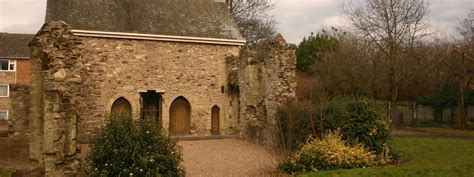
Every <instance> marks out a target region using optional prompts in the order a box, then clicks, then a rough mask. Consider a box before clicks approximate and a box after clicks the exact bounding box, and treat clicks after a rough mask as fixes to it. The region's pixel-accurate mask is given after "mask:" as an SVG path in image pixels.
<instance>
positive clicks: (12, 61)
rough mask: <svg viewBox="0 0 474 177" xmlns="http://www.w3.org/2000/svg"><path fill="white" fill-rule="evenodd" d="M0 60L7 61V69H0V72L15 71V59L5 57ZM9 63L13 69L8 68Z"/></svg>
mask: <svg viewBox="0 0 474 177" xmlns="http://www.w3.org/2000/svg"><path fill="white" fill-rule="evenodd" d="M0 60H7V61H8V66H7V70H0V72H15V71H16V63H17V62H16V60H10V59H5V58H0ZM10 65H13V70H10Z"/></svg>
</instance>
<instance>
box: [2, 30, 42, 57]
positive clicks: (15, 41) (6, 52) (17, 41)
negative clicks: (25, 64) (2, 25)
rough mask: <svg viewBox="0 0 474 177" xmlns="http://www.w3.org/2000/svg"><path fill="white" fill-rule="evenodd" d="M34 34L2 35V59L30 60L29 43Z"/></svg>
mask: <svg viewBox="0 0 474 177" xmlns="http://www.w3.org/2000/svg"><path fill="white" fill-rule="evenodd" d="M33 37H34V35H33V34H13V33H0V58H20V59H29V58H30V48H29V47H28V43H29V42H30V41H31V40H33Z"/></svg>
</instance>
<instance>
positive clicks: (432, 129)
mask: <svg viewBox="0 0 474 177" xmlns="http://www.w3.org/2000/svg"><path fill="white" fill-rule="evenodd" d="M415 130H418V131H423V132H430V133H437V134H445V135H455V136H462V137H468V138H474V131H473V130H457V129H451V128H438V127H419V128H416V129H415Z"/></svg>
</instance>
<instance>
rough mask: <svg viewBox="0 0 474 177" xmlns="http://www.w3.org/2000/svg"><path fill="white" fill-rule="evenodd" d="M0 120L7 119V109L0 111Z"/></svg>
mask: <svg viewBox="0 0 474 177" xmlns="http://www.w3.org/2000/svg"><path fill="white" fill-rule="evenodd" d="M0 120H8V111H0Z"/></svg>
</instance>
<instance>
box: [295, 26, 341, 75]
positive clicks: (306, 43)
mask: <svg viewBox="0 0 474 177" xmlns="http://www.w3.org/2000/svg"><path fill="white" fill-rule="evenodd" d="M331 30H332V32H337V31H338V29H336V28H331ZM337 45H338V36H337V35H336V34H331V33H328V32H327V31H326V30H322V31H321V32H318V33H317V34H316V35H314V33H311V35H310V36H308V37H304V38H303V41H301V42H300V44H299V45H298V48H296V60H297V62H296V69H297V70H298V71H300V72H302V73H305V74H307V75H310V74H314V71H313V70H312V68H311V65H313V64H314V63H316V62H318V61H322V58H323V56H324V54H325V53H327V52H328V51H330V50H334V49H336V48H337Z"/></svg>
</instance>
